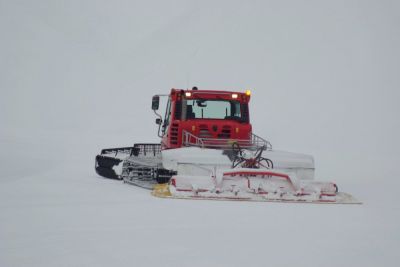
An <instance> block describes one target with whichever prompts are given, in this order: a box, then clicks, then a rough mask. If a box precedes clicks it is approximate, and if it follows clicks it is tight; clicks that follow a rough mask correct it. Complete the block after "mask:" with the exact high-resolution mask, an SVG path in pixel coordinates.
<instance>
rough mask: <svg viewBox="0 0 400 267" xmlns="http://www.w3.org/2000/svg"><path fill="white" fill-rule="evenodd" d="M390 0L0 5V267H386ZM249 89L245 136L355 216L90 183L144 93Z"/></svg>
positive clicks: (395, 124)
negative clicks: (351, 201)
mask: <svg viewBox="0 0 400 267" xmlns="http://www.w3.org/2000/svg"><path fill="white" fill-rule="evenodd" d="M398 10H399V4H398V3H397V2H395V1H362V2H361V1H351V0H350V1H347V0H346V1H344V0H343V1H342V0H339V1H307V2H304V1H218V2H215V1H209V2H208V1H201V2H199V1H178V0H174V1H158V2H153V1H150V2H145V1H141V2H136V1H112V2H111V1H66V2H60V1H50V0H49V1H44V0H43V1H11V0H10V1H7V0H5V1H0V32H1V42H0V266H1V267H3V266H4V267H11V266H12V267H20V266H40V267H45V266H60V267H62V266H74V267H75V266H96V267H97V266H130V267H131V266H305V267H310V266H335V267H337V266H363V267H365V266H374V267H375V266H381V265H382V266H397V265H398V262H399V260H400V256H399V253H398V248H399V247H400V228H399V225H400V219H399V218H400V210H399V209H400V208H399V207H400V206H399V205H398V202H399V199H398V195H399V193H398V191H399V188H400V180H399V177H400V172H399V168H398V164H399V162H400V157H399V154H398V153H399V151H400V141H399V138H398V136H400V120H399V118H398V116H399V114H400V108H399V104H398V100H399V99H400V91H399V90H398V89H399V88H400V80H399V77H400V75H399V69H400V66H399V62H400V53H399V50H398V47H400V35H399V34H398V29H399V27H400V21H399V16H398ZM193 85H196V86H198V87H199V88H200V89H203V88H207V89H223V90H240V91H244V90H245V89H248V88H250V89H252V93H253V94H252V100H251V109H250V112H251V120H252V123H253V129H254V132H256V133H257V134H259V135H260V136H262V137H264V138H266V139H268V140H270V141H271V143H272V144H273V145H274V148H275V149H279V150H286V151H293V152H299V153H305V154H310V155H313V156H314V159H315V166H316V174H315V176H316V179H317V180H322V181H335V182H336V183H337V184H338V186H339V189H340V190H342V191H344V192H349V193H351V194H353V195H354V196H355V197H356V198H357V199H359V200H360V201H362V202H363V204H362V205H306V204H304V205H303V204H282V203H254V202H221V201H216V202H213V201H188V200H168V199H159V198H154V197H152V196H151V195H150V193H149V191H147V190H144V189H142V188H136V187H134V186H130V185H125V184H123V183H122V182H120V181H113V180H107V179H103V178H100V177H98V176H97V175H96V174H95V172H94V157H95V155H96V153H98V152H99V151H100V149H101V148H106V147H118V146H128V145H132V144H133V143H134V142H154V141H157V138H156V129H157V126H156V125H155V124H154V119H155V116H154V114H153V113H152V111H151V110H150V103H151V97H152V95H154V94H156V93H168V90H169V88H171V87H180V88H185V87H190V86H193Z"/></svg>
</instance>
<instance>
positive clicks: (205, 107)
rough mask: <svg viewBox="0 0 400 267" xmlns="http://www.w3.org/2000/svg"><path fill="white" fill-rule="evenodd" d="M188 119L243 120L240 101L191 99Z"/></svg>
mask: <svg viewBox="0 0 400 267" xmlns="http://www.w3.org/2000/svg"><path fill="white" fill-rule="evenodd" d="M186 119H188V120H190V119H220V120H224V119H225V120H227V119H228V120H229V119H230V120H240V121H241V120H243V118H242V111H241V105H240V102H239V101H229V100H204V99H190V100H187V102H186Z"/></svg>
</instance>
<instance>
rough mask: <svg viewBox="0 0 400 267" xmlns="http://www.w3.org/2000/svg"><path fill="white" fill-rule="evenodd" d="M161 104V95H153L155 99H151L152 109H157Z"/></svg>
mask: <svg viewBox="0 0 400 267" xmlns="http://www.w3.org/2000/svg"><path fill="white" fill-rule="evenodd" d="M159 106H160V96H158V95H155V96H153V100H152V101H151V109H152V110H154V111H156V110H158V108H159Z"/></svg>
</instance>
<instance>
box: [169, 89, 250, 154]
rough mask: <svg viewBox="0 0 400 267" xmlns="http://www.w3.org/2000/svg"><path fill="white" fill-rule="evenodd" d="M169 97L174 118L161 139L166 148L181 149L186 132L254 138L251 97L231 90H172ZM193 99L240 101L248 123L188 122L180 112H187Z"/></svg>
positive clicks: (228, 137) (232, 121) (212, 136)
mask: <svg viewBox="0 0 400 267" xmlns="http://www.w3.org/2000/svg"><path fill="white" fill-rule="evenodd" d="M186 93H188V94H186ZM189 93H190V96H187V95H189ZM232 95H236V98H233V97H232ZM169 98H170V105H171V115H170V119H169V123H168V126H167V128H166V132H165V134H164V137H163V138H162V148H163V149H170V148H179V147H182V138H183V136H182V135H183V131H187V132H189V133H191V134H193V135H195V136H197V137H200V138H214V139H227V140H249V139H250V137H251V132H252V127H251V124H250V122H249V121H250V117H249V111H248V103H249V101H250V95H246V94H245V93H240V92H230V91H211V90H178V89H172V90H171V93H170V96H169ZM191 99H204V100H229V101H232V100H234V101H237V102H239V103H240V104H241V105H242V104H243V105H244V106H243V107H244V108H245V111H244V112H246V118H247V119H246V121H237V120H233V119H187V118H186V116H185V115H182V114H183V112H182V111H181V110H182V109H183V110H184V107H183V106H184V105H185V104H184V103H186V102H185V100H191ZM167 109H168V107H167ZM167 113H168V110H167Z"/></svg>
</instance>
